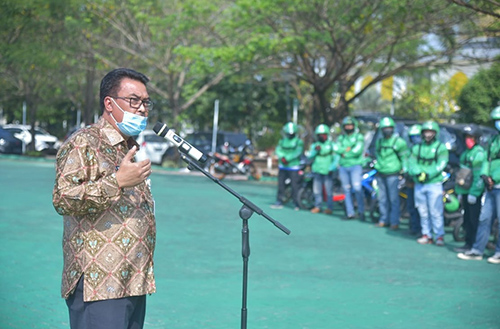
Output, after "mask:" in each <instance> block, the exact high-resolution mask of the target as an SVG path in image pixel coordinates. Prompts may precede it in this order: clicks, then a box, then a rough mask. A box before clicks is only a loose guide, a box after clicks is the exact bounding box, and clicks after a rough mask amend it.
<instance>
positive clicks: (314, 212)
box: [311, 207, 321, 214]
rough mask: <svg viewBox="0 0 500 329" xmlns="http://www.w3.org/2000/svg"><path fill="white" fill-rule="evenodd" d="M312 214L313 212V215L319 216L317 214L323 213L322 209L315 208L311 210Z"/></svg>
mask: <svg viewBox="0 0 500 329" xmlns="http://www.w3.org/2000/svg"><path fill="white" fill-rule="evenodd" d="M311 212H312V213H313V214H317V213H320V212H321V209H319V208H318V207H314V208H312V209H311Z"/></svg>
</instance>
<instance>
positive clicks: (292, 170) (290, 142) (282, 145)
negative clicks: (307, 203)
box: [271, 122, 304, 210]
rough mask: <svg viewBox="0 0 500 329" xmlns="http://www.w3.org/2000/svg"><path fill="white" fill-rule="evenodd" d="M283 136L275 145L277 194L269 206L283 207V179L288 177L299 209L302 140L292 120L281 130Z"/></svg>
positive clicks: (296, 207)
mask: <svg viewBox="0 0 500 329" xmlns="http://www.w3.org/2000/svg"><path fill="white" fill-rule="evenodd" d="M281 132H282V135H283V138H281V139H280V141H279V142H278V146H276V151H275V152H276V156H277V157H278V162H279V164H278V168H279V171H278V194H277V198H276V202H275V203H274V204H273V205H271V208H274V209H280V208H283V201H282V200H283V199H284V196H285V181H286V180H287V179H290V181H291V186H292V200H293V203H294V208H295V210H299V209H300V207H299V201H298V199H297V192H298V189H299V170H300V157H301V156H302V154H303V153H304V142H303V141H302V140H301V139H300V138H299V136H298V135H297V133H298V128H297V125H296V124H295V123H293V122H288V123H286V124H285V125H284V126H283V129H282V130H281Z"/></svg>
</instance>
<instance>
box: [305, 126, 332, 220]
mask: <svg viewBox="0 0 500 329" xmlns="http://www.w3.org/2000/svg"><path fill="white" fill-rule="evenodd" d="M329 130H330V129H329V128H328V126H327V125H325V124H320V125H319V126H317V127H316V130H315V136H316V141H315V142H314V143H313V144H312V145H311V147H310V150H309V154H308V158H309V159H312V160H313V163H312V166H311V171H312V173H313V194H314V208H312V209H311V212H312V213H313V214H317V213H319V212H321V211H322V204H323V188H324V190H325V194H326V206H327V207H326V209H325V210H324V211H323V212H324V213H325V214H328V215H329V214H331V213H332V212H333V177H332V173H333V172H334V171H335V170H337V162H338V160H337V159H338V157H336V155H335V152H334V151H333V144H332V141H331V139H330V137H329V136H330V131H329Z"/></svg>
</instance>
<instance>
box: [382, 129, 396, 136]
mask: <svg viewBox="0 0 500 329" xmlns="http://www.w3.org/2000/svg"><path fill="white" fill-rule="evenodd" d="M393 132H394V128H392V127H389V128H383V129H382V135H384V137H385V138H389V137H391V136H392V133H393Z"/></svg>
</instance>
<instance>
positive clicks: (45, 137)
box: [3, 124, 61, 154]
mask: <svg viewBox="0 0 500 329" xmlns="http://www.w3.org/2000/svg"><path fill="white" fill-rule="evenodd" d="M3 128H4V129H5V130H8V131H10V132H11V133H12V134H13V135H14V137H16V138H19V139H20V140H21V141H23V142H24V143H25V144H26V146H27V145H29V144H30V143H31V142H32V140H33V138H32V136H31V126H30V125H19V124H7V125H4V126H3ZM59 147H61V142H60V141H59V139H58V138H57V137H56V136H54V135H51V134H49V133H48V132H47V131H45V130H43V129H42V128H40V127H35V151H39V152H45V153H48V154H56V153H57V150H58V149H59Z"/></svg>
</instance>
